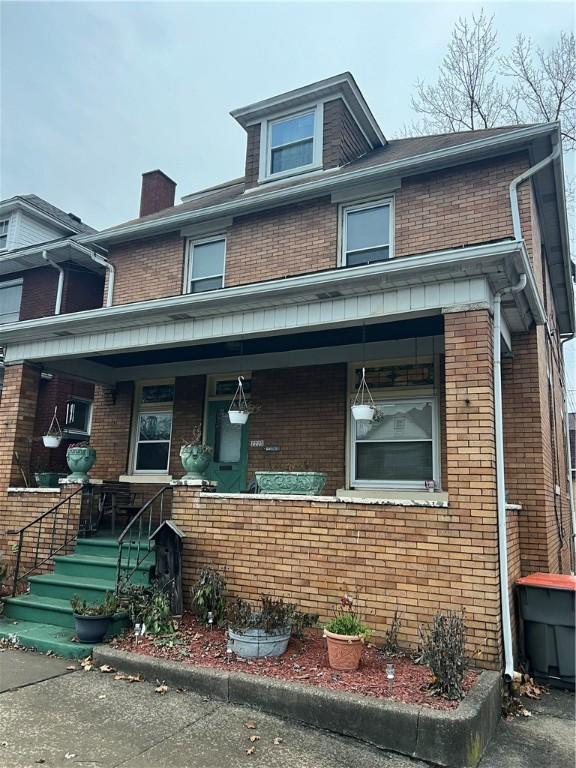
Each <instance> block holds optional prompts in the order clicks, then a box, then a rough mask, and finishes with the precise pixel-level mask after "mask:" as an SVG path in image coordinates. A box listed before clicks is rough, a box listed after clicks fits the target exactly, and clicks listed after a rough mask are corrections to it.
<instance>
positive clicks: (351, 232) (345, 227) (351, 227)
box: [342, 200, 393, 267]
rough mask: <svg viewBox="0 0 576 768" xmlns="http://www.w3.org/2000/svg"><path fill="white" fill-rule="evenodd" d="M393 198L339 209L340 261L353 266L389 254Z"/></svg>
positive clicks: (382, 258)
mask: <svg viewBox="0 0 576 768" xmlns="http://www.w3.org/2000/svg"><path fill="white" fill-rule="evenodd" d="M392 216H393V212H392V201H391V200H380V201H378V202H371V203H363V204H362V205H354V206H346V207H345V208H343V209H342V264H343V266H346V267H356V266H358V265H359V264H372V263H373V262H376V261H386V260H387V259H390V258H391V257H392V226H393V225H392Z"/></svg>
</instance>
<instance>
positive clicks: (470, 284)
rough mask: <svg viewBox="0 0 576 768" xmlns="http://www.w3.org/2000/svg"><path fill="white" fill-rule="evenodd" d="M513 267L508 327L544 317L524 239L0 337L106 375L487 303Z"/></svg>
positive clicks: (27, 327) (103, 312) (23, 356)
mask: <svg viewBox="0 0 576 768" xmlns="http://www.w3.org/2000/svg"><path fill="white" fill-rule="evenodd" d="M521 272H526V273H527V274H528V285H527V288H526V290H525V291H524V293H523V294H515V295H513V296H507V297H506V298H505V301H504V302H503V310H504V311H503V314H504V317H505V320H506V323H507V324H508V326H509V329H510V331H512V332H515V331H522V330H525V329H527V328H529V327H530V325H531V324H532V323H533V322H542V320H543V311H542V307H541V305H540V302H539V298H538V295H537V292H536V288H535V284H534V280H533V276H532V272H531V267H530V264H529V262H528V259H527V256H526V253H525V250H524V246H523V244H522V243H518V242H514V241H506V242H499V243H491V244H486V245H483V246H474V247H468V248H461V249H458V250H453V251H444V252H439V253H434V254H423V255H420V256H411V257H406V258H402V259H396V260H391V261H389V262H383V263H380V264H373V265H369V266H364V267H354V268H351V269H338V270H331V271H329V272H323V273H314V274H311V275H303V276H299V277H296V278H288V279H286V280H276V281H273V282H269V283H262V284H258V285H246V286H240V287H237V288H228V289H224V290H221V291H215V292H213V293H207V294H195V295H186V296H176V297H171V298H169V299H158V300H154V301H148V302H142V303H139V304H128V305H120V306H115V307H111V308H109V309H99V310H93V311H90V312H80V313H75V314H73V315H61V316H58V317H51V318H43V319H42V320H41V321H27V322H24V323H18V324H14V325H11V326H7V327H5V329H3V332H2V337H1V338H0V343H2V344H4V345H5V346H6V362H7V363H10V362H16V361H20V360H30V361H35V362H39V363H43V364H45V365H46V367H49V366H52V368H54V369H55V368H56V367H57V366H60V369H63V367H65V364H66V361H73V360H75V359H76V360H78V359H82V367H83V370H84V372H85V375H86V377H87V378H90V379H92V380H96V381H113V380H115V378H117V370H118V369H119V368H126V367H132V366H134V365H136V366H138V365H139V362H140V361H142V360H143V358H142V357H141V355H142V353H143V352H146V357H147V359H150V357H149V355H150V353H152V352H154V353H155V354H156V355H157V356H158V357H157V359H158V362H159V363H160V362H162V361H165V362H167V361H170V362H178V361H181V360H182V359H183V357H186V356H187V357H188V359H190V355H192V354H194V356H195V357H196V355H197V354H203V352H202V349H201V348H204V354H207V350H206V348H207V346H210V348H211V350H212V351H211V352H210V354H212V352H213V353H214V354H218V356H222V355H221V354H220V352H223V351H224V352H225V351H226V349H228V348H227V347H226V345H230V344H233V343H237V342H240V341H242V340H252V341H250V343H251V344H253V345H257V344H262V345H263V347H262V349H264V348H265V346H266V344H268V345H270V344H271V342H270V339H271V338H274V339H280V338H281V337H283V336H289V335H298V334H300V335H303V334H310V333H313V332H324V331H335V330H337V331H338V333H339V334H344V335H345V333H346V331H345V329H346V328H347V327H350V326H354V325H356V326H357V325H362V324H378V323H380V324H382V323H393V322H394V321H397V320H405V319H415V318H418V317H426V316H430V315H434V314H440V313H442V312H446V311H456V310H458V309H463V308H466V307H476V306H485V307H490V306H491V304H492V293H493V291H495V290H499V289H500V288H503V287H506V286H508V285H513V284H515V283H516V282H517V280H518V275H519V274H520V273H521ZM262 337H263V338H262ZM257 339H260V340H259V341H257ZM247 343H248V342H247ZM281 344H282V342H280V341H278V342H272V346H274V345H275V346H277V347H279V346H281ZM217 345H220V348H219V351H218V353H216V351H215V350H217ZM193 347H199V348H200V349H198V350H197V351H196V352H192V348H193ZM196 359H197V358H196ZM115 372H116V373H115Z"/></svg>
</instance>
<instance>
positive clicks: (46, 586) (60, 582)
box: [28, 573, 116, 603]
mask: <svg viewBox="0 0 576 768" xmlns="http://www.w3.org/2000/svg"><path fill="white" fill-rule="evenodd" d="M28 583H29V584H30V592H31V594H32V595H34V597H56V598H58V599H59V600H71V599H72V598H73V597H74V595H78V596H79V597H81V598H82V599H83V600H87V601H88V602H90V603H99V602H102V600H103V599H104V597H105V595H106V592H114V590H115V589H116V582H115V581H114V579H110V580H108V581H104V580H103V579H92V578H90V577H88V578H87V577H85V576H64V575H62V574H58V573H43V574H42V575H40V576H30V578H29V579H28Z"/></svg>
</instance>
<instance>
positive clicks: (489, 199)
mask: <svg viewBox="0 0 576 768" xmlns="http://www.w3.org/2000/svg"><path fill="white" fill-rule="evenodd" d="M232 116H233V117H234V118H235V119H236V120H237V121H238V123H239V124H240V125H241V126H242V128H243V129H244V130H245V131H246V137H247V144H246V146H247V149H246V163H245V175H244V176H243V177H242V178H239V179H234V180H232V181H230V182H228V183H224V184H220V185H218V186H215V187H212V188H210V189H206V190H203V191H200V192H196V193H193V194H189V195H186V196H184V197H183V198H182V202H181V203H180V204H177V205H175V204H174V198H175V187H176V184H175V183H174V182H173V181H172V180H171V179H170V178H168V177H167V176H166V175H165V174H164V173H162V172H161V171H152V172H150V173H147V174H144V176H143V180H142V194H141V204H140V215H139V217H138V218H137V219H134V220H132V221H129V222H125V223H123V224H121V225H118V226H114V227H112V228H110V229H107V230H104V231H102V232H99V233H90V234H87V235H84V236H81V237H80V238H78V241H79V243H81V244H82V246H83V247H88V248H102V249H106V251H107V256H106V258H107V261H108V262H109V266H108V269H107V273H106V291H107V294H108V295H110V296H111V297H112V300H111V303H110V306H108V307H106V308H102V309H98V310H88V311H82V312H78V313H74V314H68V315H60V316H54V317H50V318H48V319H44V320H43V321H42V322H38V321H37V320H34V319H31V320H28V321H25V322H20V323H18V324H14V325H9V326H7V327H6V328H5V329H4V330H3V336H2V342H3V343H4V344H5V345H6V364H7V369H6V383H5V390H6V391H7V392H9V397H8V398H7V397H6V396H5V397H4V401H3V403H2V420H3V422H4V423H5V424H9V425H10V427H9V428H8V429H6V430H5V432H4V434H3V435H2V436H1V437H0V449H1V451H2V456H3V462H2V465H1V467H0V473H1V476H0V493H1V494H2V496H1V497H0V509H1V510H2V515H3V517H4V519H7V520H14V519H16V518H17V522H18V524H19V525H22V524H24V523H26V522H27V521H29V520H32V519H33V518H34V517H35V516H36V515H37V514H38V511H39V509H40V508H41V507H42V504H44V508H46V504H47V503H48V502H47V501H45V500H42V503H40V502H37V501H35V500H34V501H29V502H28V505H26V504H22V494H20V495H18V512H16V511H15V510H16V502H15V495H16V492H14V491H12V490H10V487H11V486H12V485H14V484H15V483H17V479H18V468H17V467H16V466H15V465H14V462H13V461H12V460H11V455H12V453H13V449H14V446H16V445H19V444H21V443H22V441H24V440H26V439H27V436H29V435H30V434H31V433H32V432H33V430H34V420H33V418H32V417H31V416H30V406H31V405H32V404H33V403H35V401H36V398H37V390H38V383H39V381H40V377H41V375H42V372H50V373H57V374H60V375H63V374H65V375H66V376H77V377H79V378H81V379H82V380H84V381H90V382H92V383H93V384H94V385H95V400H94V408H93V417H92V434H91V445H92V446H93V447H94V448H95V449H96V452H97V461H96V464H95V467H94V469H93V470H92V473H91V474H92V477H93V478H94V481H95V482H96V481H105V482H114V483H123V484H125V485H126V487H129V488H131V489H136V490H140V491H143V492H145V493H147V494H148V496H149V497H152V496H153V495H154V494H160V495H161V494H163V493H164V491H163V490H162V489H164V488H170V491H166V492H165V494H166V499H167V502H166V503H167V504H168V503H170V502H169V501H168V494H169V493H170V494H171V512H172V516H173V518H174V519H175V520H176V521H177V523H178V525H179V526H180V527H181V528H182V530H183V531H184V532H185V535H186V546H185V563H184V569H185V570H184V577H185V583H186V586H189V585H190V583H191V582H192V580H193V579H194V578H195V575H196V573H197V571H198V569H199V568H200V567H201V566H203V565H205V564H207V563H211V564H213V565H216V567H218V568H220V569H222V570H224V569H225V571H226V575H227V579H228V583H229V586H230V589H231V590H232V591H233V592H236V593H238V594H241V595H243V596H245V597H249V598H256V597H257V596H258V595H259V594H260V593H261V592H262V591H263V590H266V591H269V592H273V593H275V594H278V595H283V596H287V597H289V598H291V599H293V600H295V601H296V602H297V603H298V604H299V605H300V606H301V607H302V608H303V609H308V610H316V611H318V612H320V614H321V616H322V617H324V618H325V617H327V616H329V615H330V614H331V612H332V610H333V608H334V606H335V604H336V601H337V599H338V597H339V595H341V594H342V593H343V592H344V591H346V592H348V593H350V594H353V595H357V597H358V602H359V605H360V606H361V610H362V612H363V614H364V617H365V619H366V621H367V622H368V623H369V624H370V625H371V626H372V627H373V628H374V630H375V633H376V636H377V637H378V636H382V635H383V633H384V631H385V629H386V627H387V625H388V623H389V621H390V619H391V617H392V616H393V615H394V612H395V610H398V611H399V612H400V613H401V616H402V627H401V634H400V638H401V640H402V641H403V642H404V643H405V644H407V645H415V644H416V643H417V640H418V625H419V624H420V623H422V622H424V621H427V620H428V619H429V618H430V616H431V615H432V614H433V613H434V612H435V611H437V610H438V609H458V608H460V607H465V608H466V614H467V623H468V627H469V639H470V646H471V648H472V649H474V650H475V651H477V652H478V659H479V661H480V663H482V664H484V665H488V666H500V664H501V661H502V658H503V655H502V654H503V649H504V651H505V663H506V668H507V670H508V671H509V670H510V669H511V668H512V667H513V663H514V659H513V633H512V634H511V633H510V631H509V625H512V628H513V627H514V624H515V618H514V607H513V605H511V606H510V603H509V600H508V585H509V584H511V583H512V582H513V580H514V579H515V578H516V577H518V576H519V575H520V574H525V573H528V572H532V571H535V570H544V571H564V572H565V571H568V570H569V569H570V568H571V567H573V563H572V562H571V557H572V554H571V542H572V539H571V534H572V530H571V525H572V522H571V512H570V493H569V476H568V465H567V451H566V427H565V421H566V420H565V418H564V371H563V367H562V365H563V363H562V342H563V341H564V340H565V339H568V338H570V337H571V336H572V334H573V332H574V301H573V288H572V275H571V265H570V260H569V254H568V241H567V222H566V211H565V203H564V191H563V190H564V188H563V176H562V165H561V157H560V133H559V127H558V125H557V124H556V123H553V124H546V125H537V126H526V127H508V128H498V129H489V130H485V131H477V132H474V133H467V132H463V133H458V134H449V135H437V136H425V137H417V138H410V139H399V140H390V141H389V140H387V139H386V138H385V136H384V134H383V132H382V130H381V128H380V127H379V126H378V124H377V123H376V120H375V119H374V117H373V115H372V113H371V111H370V108H369V107H368V105H367V104H366V102H365V100H364V98H363V96H362V94H361V93H360V91H359V89H358V87H357V85H356V83H355V81H354V79H353V78H352V76H351V75H350V74H348V73H346V74H344V75H340V76H336V77H332V78H329V79H327V80H324V81H321V82H318V83H314V84H312V85H309V86H306V87H303V88H300V89H297V90H295V91H291V92H289V93H285V94H282V95H280V96H276V97H273V98H270V99H266V100H264V101H261V102H258V103H255V104H251V105H249V106H248V107H245V108H242V109H238V110H235V111H233V112H232ZM363 369H365V371H366V381H367V383H368V386H369V388H370V391H371V394H372V397H373V398H374V400H375V402H376V404H377V405H378V407H379V409H380V410H381V413H382V414H383V418H382V419H381V420H379V421H378V422H375V423H373V422H366V421H364V422H362V421H355V420H354V419H353V417H352V414H351V405H352V403H353V401H354V397H355V393H356V391H357V388H358V386H359V383H360V381H361V375H362V370H363ZM238 376H243V377H244V383H245V388H246V393H247V397H248V398H249V399H250V400H251V401H252V402H253V403H255V404H257V406H258V408H257V410H255V412H254V413H252V414H251V415H250V417H249V420H248V422H247V424H246V425H244V426H235V425H232V424H231V423H230V421H229V419H228V417H227V413H226V412H227V409H228V407H229V404H230V401H231V399H232V397H233V394H234V391H235V387H236V382H237V377H238ZM195 425H201V427H202V430H203V434H204V439H205V441H206V442H207V443H208V444H210V445H211V446H212V447H213V448H214V455H213V460H212V461H211V464H210V467H209V469H208V477H209V479H210V480H211V481H212V482H213V483H216V486H215V488H214V487H209V488H206V487H199V486H196V485H193V484H192V485H189V484H183V483H180V484H179V483H178V480H179V478H181V477H182V474H183V470H182V468H181V465H180V461H179V447H180V445H181V444H182V442H183V441H185V440H186V439H187V438H189V436H190V435H191V433H192V430H193V428H194V427H195ZM294 468H299V469H311V470H315V471H319V472H323V473H325V474H326V477H327V482H326V486H325V489H324V491H323V492H322V494H323V495H322V496H319V497H308V496H292V497H290V496H283V495H268V494H264V495H263V494H258V493H254V492H247V491H249V490H250V491H253V490H254V488H253V485H252V481H253V478H254V475H255V473H256V472H258V471H262V470H269V471H285V470H291V469H294ZM67 493H70V489H69V488H66V487H65V486H64V487H63V490H62V491H61V496H58V494H55V497H54V499H51V500H50V502H51V503H55V502H56V501H57V499H58V498H61V497H62V495H64V494H67ZM28 496H29V497H30V498H31V497H33V496H34V494H33V493H32V492H30V493H29V494H28ZM26 510H29V511H26ZM12 525H14V523H12ZM7 541H8V543H10V542H11V541H12V540H11V539H10V537H8V538H7Z"/></svg>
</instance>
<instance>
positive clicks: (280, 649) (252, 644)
mask: <svg viewBox="0 0 576 768" xmlns="http://www.w3.org/2000/svg"><path fill="white" fill-rule="evenodd" d="M291 630H292V628H291V627H285V628H284V629H281V630H278V631H277V632H265V631H264V630H263V629H246V630H244V631H243V632H235V631H234V630H233V629H229V630H228V637H229V638H230V640H231V641H232V650H233V651H234V653H236V654H238V656H242V658H243V659H262V658H264V657H266V656H282V654H283V653H285V651H286V648H288V641H289V640H290V634H291Z"/></svg>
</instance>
